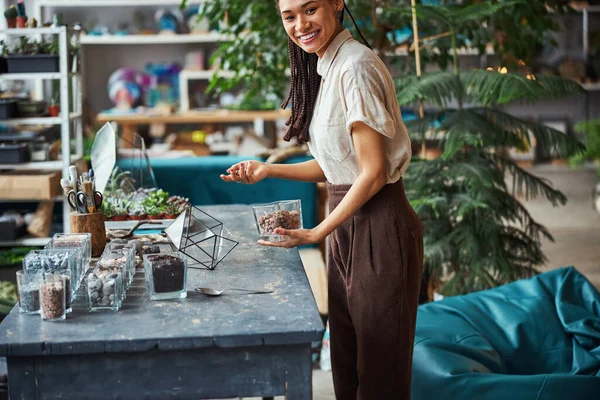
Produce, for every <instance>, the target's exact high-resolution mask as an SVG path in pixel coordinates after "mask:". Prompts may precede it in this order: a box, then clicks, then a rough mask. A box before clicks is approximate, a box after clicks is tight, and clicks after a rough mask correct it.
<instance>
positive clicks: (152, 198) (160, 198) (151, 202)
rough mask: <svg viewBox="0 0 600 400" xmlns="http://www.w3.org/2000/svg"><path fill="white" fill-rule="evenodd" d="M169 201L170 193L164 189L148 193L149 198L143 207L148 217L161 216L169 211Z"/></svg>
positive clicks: (145, 200) (143, 203)
mask: <svg viewBox="0 0 600 400" xmlns="http://www.w3.org/2000/svg"><path fill="white" fill-rule="evenodd" d="M168 199H169V193H168V192H165V191H164V190H162V189H158V190H151V191H150V192H149V193H148V197H146V198H145V199H144V200H143V202H142V206H143V207H144V211H146V214H148V215H159V214H162V213H165V212H166V211H167V207H168V204H167V201H168Z"/></svg>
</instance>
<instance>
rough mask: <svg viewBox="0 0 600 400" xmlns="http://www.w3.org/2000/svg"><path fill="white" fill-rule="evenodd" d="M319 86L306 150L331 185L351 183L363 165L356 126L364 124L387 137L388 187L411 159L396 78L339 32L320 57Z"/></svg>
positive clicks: (369, 51)
mask: <svg viewBox="0 0 600 400" xmlns="http://www.w3.org/2000/svg"><path fill="white" fill-rule="evenodd" d="M317 72H318V74H319V75H320V76H321V78H322V81H321V87H320V89H319V94H318V96H317V101H316V105H315V111H314V113H313V118H312V122H311V125H310V128H309V134H310V140H309V142H308V147H309V149H310V152H311V153H312V155H313V157H314V158H315V159H316V160H317V162H318V163H319V165H320V166H321V169H323V172H324V173H325V177H326V178H327V180H328V181H329V182H330V183H332V184H337V185H340V184H352V183H354V181H355V180H356V178H357V176H358V174H359V172H360V167H359V164H358V158H357V156H356V152H355V150H354V146H353V143H352V136H351V135H352V124H353V123H355V122H363V123H364V124H366V125H368V126H370V127H371V128H373V129H374V130H376V131H377V132H379V133H381V134H382V135H383V136H385V153H386V158H387V174H388V183H394V182H396V181H398V180H399V179H400V178H401V177H402V174H403V173H404V171H405V170H406V168H407V167H408V163H409V161H410V157H411V148H410V139H409V137H408V133H407V131H406V127H405V126H404V123H403V122H402V115H401V114H400V107H399V106H398V99H397V98H396V90H395V87H394V82H393V80H392V77H391V75H390V73H389V71H388V69H387V67H386V66H385V64H384V63H383V61H381V59H380V58H379V57H378V56H377V55H376V54H375V53H374V52H373V51H372V50H370V49H369V48H368V47H366V46H364V45H362V44H361V43H359V42H358V41H356V40H354V39H353V38H352V35H351V34H350V31H348V30H347V29H346V30H344V31H342V32H341V33H339V34H338V35H337V36H336V37H335V38H334V39H333V41H332V42H331V43H330V44H329V46H328V47H327V50H325V54H324V55H323V57H321V58H319V61H318V64H317Z"/></svg>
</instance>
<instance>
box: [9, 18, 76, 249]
mask: <svg viewBox="0 0 600 400" xmlns="http://www.w3.org/2000/svg"><path fill="white" fill-rule="evenodd" d="M67 34H68V31H67V28H66V27H64V26H63V27H53V28H24V29H4V30H0V36H1V37H3V38H5V39H8V38H10V37H15V36H29V37H39V36H40V35H57V36H58V43H59V72H51V73H18V74H2V75H0V79H2V80H8V79H12V80H34V81H35V80H37V81H40V80H59V82H60V84H59V87H60V110H61V113H60V116H58V117H39V118H15V119H9V120H3V121H0V124H4V125H60V127H61V137H60V138H61V159H60V160H57V161H47V162H31V163H23V164H0V170H30V171H37V170H39V171H62V176H63V177H68V176H69V166H70V165H71V164H72V163H73V162H77V161H79V160H81V159H82V158H83V129H82V123H81V113H82V105H81V100H82V97H81V79H80V76H79V74H78V73H70V72H69V65H68V60H69V55H68V40H69V38H68V37H67ZM69 79H71V83H72V87H73V88H72V89H73V92H72V100H73V107H72V109H71V107H70V104H69ZM38 86H41V85H38ZM71 124H73V130H72V129H71ZM72 132H73V133H74V136H75V143H76V146H75V147H76V154H74V155H73V154H71V137H72ZM11 201H12V200H11ZM61 202H62V204H63V231H64V232H69V213H70V207H69V204H68V202H67V200H66V197H64V196H62V197H61ZM48 240H49V238H23V239H19V240H14V241H6V242H0V246H20V245H31V246H37V245H44V244H46V243H47V242H48Z"/></svg>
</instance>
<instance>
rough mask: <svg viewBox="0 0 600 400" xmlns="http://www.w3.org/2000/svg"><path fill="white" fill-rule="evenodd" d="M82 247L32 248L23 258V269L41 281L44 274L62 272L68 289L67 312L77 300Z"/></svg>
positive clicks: (26, 273) (28, 274) (31, 276)
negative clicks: (77, 277)
mask: <svg viewBox="0 0 600 400" xmlns="http://www.w3.org/2000/svg"><path fill="white" fill-rule="evenodd" d="M81 263H82V259H81V249H79V248H62V249H42V250H31V251H30V252H29V253H27V254H26V255H25V257H24V258H23V271H24V273H25V275H27V276H29V277H30V279H33V280H38V281H41V280H42V278H43V276H44V274H60V275H63V276H64V277H65V286H66V289H67V294H66V296H67V299H66V304H67V312H71V303H72V302H73V301H75V298H76V295H77V290H78V289H79V282H78V281H77V280H76V279H74V276H76V274H77V273H78V270H79V269H80V268H81V267H80V266H81Z"/></svg>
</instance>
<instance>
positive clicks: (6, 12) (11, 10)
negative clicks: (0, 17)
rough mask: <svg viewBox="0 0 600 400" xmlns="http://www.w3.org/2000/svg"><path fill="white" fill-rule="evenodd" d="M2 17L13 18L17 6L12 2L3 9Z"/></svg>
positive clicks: (15, 15) (15, 14)
mask: <svg viewBox="0 0 600 400" xmlns="http://www.w3.org/2000/svg"><path fill="white" fill-rule="evenodd" d="M4 17H5V18H6V19H15V18H17V7H16V6H15V5H14V4H12V5H11V6H10V7H8V8H7V9H6V10H4Z"/></svg>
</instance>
